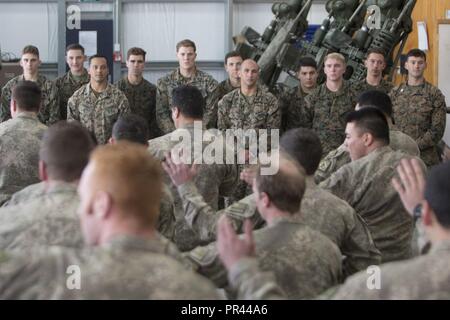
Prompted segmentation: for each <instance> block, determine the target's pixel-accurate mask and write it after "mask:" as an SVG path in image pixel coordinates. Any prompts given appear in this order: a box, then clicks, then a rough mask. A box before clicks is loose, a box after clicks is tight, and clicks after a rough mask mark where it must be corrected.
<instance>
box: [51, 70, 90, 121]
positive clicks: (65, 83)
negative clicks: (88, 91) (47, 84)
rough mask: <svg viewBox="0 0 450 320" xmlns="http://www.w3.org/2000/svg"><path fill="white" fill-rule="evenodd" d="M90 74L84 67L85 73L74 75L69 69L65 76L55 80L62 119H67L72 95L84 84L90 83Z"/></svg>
mask: <svg viewBox="0 0 450 320" xmlns="http://www.w3.org/2000/svg"><path fill="white" fill-rule="evenodd" d="M89 79H90V77H89V74H88V72H87V71H86V69H83V74H81V75H80V76H74V75H73V74H72V72H70V71H68V72H67V73H66V74H64V75H63V76H61V77H59V78H58V79H56V80H55V86H56V89H57V91H58V94H59V117H60V119H62V120H66V119H67V102H68V101H69V99H70V97H71V96H72V95H73V94H74V93H75V91H77V90H78V89H80V88H81V87H82V86H83V85H85V84H87V83H89Z"/></svg>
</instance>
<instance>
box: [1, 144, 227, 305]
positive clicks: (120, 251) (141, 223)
mask: <svg viewBox="0 0 450 320" xmlns="http://www.w3.org/2000/svg"><path fill="white" fill-rule="evenodd" d="M111 172H114V175H111V174H110V173H111ZM161 188H162V174H161V168H160V164H159V162H158V161H156V160H155V159H153V158H152V157H151V156H150V155H149V154H148V152H147V151H146V150H145V148H144V147H142V146H139V145H136V144H130V143H126V142H119V143H118V144H117V145H108V146H102V147H99V148H97V149H96V150H95V151H94V152H93V154H92V155H91V159H90V162H89V164H88V166H87V167H86V168H85V170H84V172H83V175H82V178H81V180H80V185H79V188H78V190H79V196H80V202H81V204H80V210H79V212H80V215H79V216H80V219H81V227H82V230H83V235H84V236H85V240H86V242H87V244H89V245H93V246H96V247H95V248H85V249H82V250H75V249H70V250H67V249H66V250H61V249H54V250H50V252H49V253H47V254H45V255H42V254H37V253H31V254H29V255H28V256H27V257H26V259H25V258H24V257H14V256H11V255H3V256H2V259H1V262H0V270H1V271H0V297H1V298H3V299H7V298H8V299H12V298H14V299H18V298H21V299H74V298H75V299H217V298H218V296H217V294H216V292H215V290H214V286H213V285H212V284H211V283H210V282H208V281H207V280H206V279H203V278H201V277H200V276H198V275H196V274H194V273H193V272H192V271H191V270H187V269H186V266H185V265H183V261H184V260H183V258H182V256H181V255H180V253H179V252H178V250H177V249H176V248H175V247H174V245H173V244H171V243H170V242H168V241H167V240H165V239H164V238H163V237H161V236H160V235H158V233H157V232H156V230H155V223H156V220H157V211H158V207H159V199H160V196H161ZM100 202H103V203H105V204H106V205H105V206H103V205H100ZM100 217H101V218H100ZM130 261H132V262H133V263H131V264H130ZM24 266H26V267H24ZM69 266H72V268H73V267H75V271H73V270H74V269H68V268H69ZM76 267H78V268H79V269H78V268H76ZM76 270H78V271H79V272H78V273H77V271H76ZM70 275H72V277H70V279H69V278H68V277H69V276H70ZM77 276H79V282H78V283H79V285H80V287H79V289H80V290H71V289H73V287H72V288H71V286H76V283H77V280H76V277H77ZM70 280H71V281H70Z"/></svg>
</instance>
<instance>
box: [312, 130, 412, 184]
mask: <svg viewBox="0 0 450 320" xmlns="http://www.w3.org/2000/svg"><path fill="white" fill-rule="evenodd" d="M389 139H390V143H389V146H390V147H391V148H392V150H399V151H402V152H404V153H406V154H409V155H411V156H414V157H418V156H420V151H419V147H418V146H417V143H416V142H415V141H414V139H413V138H411V137H410V136H408V135H406V134H404V133H403V132H400V131H397V130H390V131H389ZM350 161H351V159H350V155H349V154H348V152H347V149H346V148H345V146H344V145H343V144H341V145H340V146H339V148H337V149H335V150H333V151H330V152H329V153H328V154H327V155H326V156H325V158H323V159H322V161H320V164H319V168H318V169H317V171H316V172H315V175H314V177H315V180H316V182H317V183H320V182H322V181H324V180H325V179H327V178H329V177H330V176H331V175H332V174H333V173H334V172H336V171H337V170H338V169H339V168H340V167H342V166H343V165H345V164H347V163H349V162H350Z"/></svg>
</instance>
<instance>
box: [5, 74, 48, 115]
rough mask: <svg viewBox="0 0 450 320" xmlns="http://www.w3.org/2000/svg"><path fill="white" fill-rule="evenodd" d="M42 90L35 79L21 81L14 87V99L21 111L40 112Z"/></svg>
mask: <svg viewBox="0 0 450 320" xmlns="http://www.w3.org/2000/svg"><path fill="white" fill-rule="evenodd" d="M41 97H42V91H41V89H40V88H39V86H38V85H37V84H36V83H35V82H33V81H28V80H25V81H20V82H18V83H17V84H16V85H15V86H14V87H13V89H12V99H13V100H14V101H16V105H17V108H18V109H19V110H20V111H30V112H38V111H39V108H40V106H41Z"/></svg>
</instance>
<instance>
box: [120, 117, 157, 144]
mask: <svg viewBox="0 0 450 320" xmlns="http://www.w3.org/2000/svg"><path fill="white" fill-rule="evenodd" d="M112 137H113V138H114V139H115V140H116V141H120V140H126V141H130V142H135V143H139V144H143V145H147V143H148V139H149V129H148V124H147V122H146V121H145V120H144V118H142V117H141V116H138V115H137V114H126V115H123V116H120V117H119V119H117V121H116V123H114V126H113V129H112Z"/></svg>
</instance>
